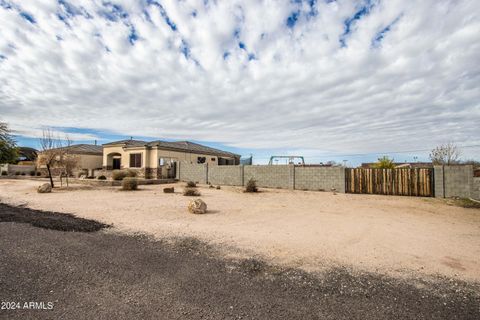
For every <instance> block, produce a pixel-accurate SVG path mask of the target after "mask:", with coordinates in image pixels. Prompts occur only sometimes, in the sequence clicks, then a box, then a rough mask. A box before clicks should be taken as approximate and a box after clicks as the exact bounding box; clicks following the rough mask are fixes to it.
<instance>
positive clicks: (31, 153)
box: [18, 147, 38, 161]
mask: <svg viewBox="0 0 480 320" xmlns="http://www.w3.org/2000/svg"><path fill="white" fill-rule="evenodd" d="M37 154H38V151H37V150H36V149H33V148H29V147H19V148H18V155H19V157H23V158H25V160H27V161H34V160H35V159H36V158H37Z"/></svg>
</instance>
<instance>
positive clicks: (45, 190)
mask: <svg viewBox="0 0 480 320" xmlns="http://www.w3.org/2000/svg"><path fill="white" fill-rule="evenodd" d="M37 192H38V193H50V192H52V186H51V185H50V183H44V184H42V185H41V186H39V187H38V189H37Z"/></svg>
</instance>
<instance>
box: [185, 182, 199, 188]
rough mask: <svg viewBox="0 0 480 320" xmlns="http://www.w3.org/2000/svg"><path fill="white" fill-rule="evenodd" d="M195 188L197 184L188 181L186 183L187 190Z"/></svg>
mask: <svg viewBox="0 0 480 320" xmlns="http://www.w3.org/2000/svg"><path fill="white" fill-rule="evenodd" d="M196 186H197V184H196V183H195V182H193V181H188V182H187V187H188V188H195V187H196Z"/></svg>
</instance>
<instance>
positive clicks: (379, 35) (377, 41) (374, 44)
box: [372, 16, 401, 48]
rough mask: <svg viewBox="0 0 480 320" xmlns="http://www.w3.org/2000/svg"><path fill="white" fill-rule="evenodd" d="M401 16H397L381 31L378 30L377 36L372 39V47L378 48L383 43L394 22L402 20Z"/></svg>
mask: <svg viewBox="0 0 480 320" xmlns="http://www.w3.org/2000/svg"><path fill="white" fill-rule="evenodd" d="M400 17H401V16H399V17H397V18H396V19H395V20H393V21H392V23H390V24H389V25H388V26H386V27H385V28H383V29H382V30H381V31H380V32H378V33H377V34H376V35H375V37H374V38H373V39H372V47H373V48H378V47H380V45H381V44H382V41H383V39H384V38H385V35H386V34H387V33H388V32H390V31H391V30H392V27H393V25H394V24H396V23H397V22H398V20H400Z"/></svg>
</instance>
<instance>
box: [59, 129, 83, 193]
mask: <svg viewBox="0 0 480 320" xmlns="http://www.w3.org/2000/svg"><path fill="white" fill-rule="evenodd" d="M71 145H72V140H71V139H70V137H69V136H68V135H67V136H65V146H64V147H63V148H61V149H60V151H61V156H60V165H61V166H62V167H63V169H64V173H65V180H66V182H67V187H68V177H69V176H71V175H73V170H74V169H75V168H77V166H78V161H79V158H78V156H76V155H74V154H71V153H70V146H71Z"/></svg>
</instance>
